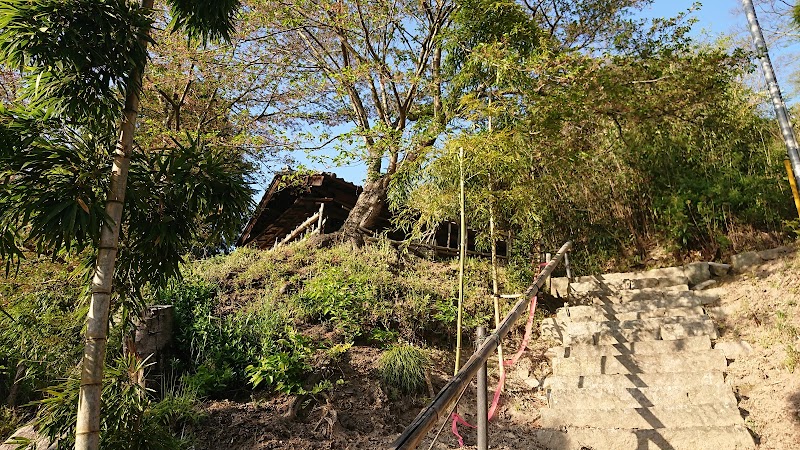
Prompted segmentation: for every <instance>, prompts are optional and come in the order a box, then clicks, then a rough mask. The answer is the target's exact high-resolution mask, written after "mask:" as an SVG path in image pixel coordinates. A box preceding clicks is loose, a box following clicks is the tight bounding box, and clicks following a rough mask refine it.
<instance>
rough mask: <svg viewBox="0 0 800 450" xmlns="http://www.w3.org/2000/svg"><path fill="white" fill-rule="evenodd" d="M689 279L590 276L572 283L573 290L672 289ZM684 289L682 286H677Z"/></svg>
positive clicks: (677, 277) (676, 277)
mask: <svg viewBox="0 0 800 450" xmlns="http://www.w3.org/2000/svg"><path fill="white" fill-rule="evenodd" d="M688 284H689V279H688V278H686V277H685V276H682V275H681V276H672V277H662V278H632V279H627V278H626V279H620V280H612V281H605V280H600V279H597V278H590V279H588V280H587V281H579V282H573V283H570V286H569V287H570V290H571V291H572V292H578V293H579V292H591V291H603V292H615V291H625V290H633V289H670V288H673V287H674V286H682V285H688ZM675 289H678V290H682V288H680V287H678V288H675Z"/></svg>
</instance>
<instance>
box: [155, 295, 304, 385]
mask: <svg viewBox="0 0 800 450" xmlns="http://www.w3.org/2000/svg"><path fill="white" fill-rule="evenodd" d="M159 301H160V302H167V303H171V304H173V305H174V306H175V325H176V333H175V351H176V354H177V356H178V362H177V364H178V367H177V369H179V370H182V371H183V372H185V373H186V375H185V376H184V378H183V383H184V384H185V385H187V386H189V387H190V388H191V389H193V390H195V391H196V392H197V393H198V395H200V396H207V395H220V394H223V393H226V392H230V391H231V390H232V389H236V388H240V387H241V386H242V385H243V384H244V383H245V382H247V381H248V380H249V381H251V382H252V383H253V385H254V386H259V385H262V384H263V385H267V386H269V387H270V388H271V389H276V390H281V391H287V392H288V391H296V390H297V389H298V388H299V387H300V386H301V384H302V381H303V375H305V373H306V372H307V371H308V369H309V366H308V359H309V357H310V355H311V352H312V349H313V348H312V347H311V345H310V342H309V341H308V339H306V338H304V337H303V336H302V335H299V334H298V333H297V332H296V331H295V330H294V329H293V328H292V326H291V325H289V322H290V321H289V320H288V318H287V317H286V316H285V315H284V313H283V312H282V311H280V310H278V309H276V310H270V309H264V310H259V311H252V312H248V311H239V312H236V313H233V314H227V315H222V316H220V315H218V314H217V313H216V311H215V307H216V303H217V301H218V298H217V296H216V287H215V286H213V285H211V284H209V283H207V282H202V281H199V280H186V281H183V282H175V283H172V284H170V285H169V286H168V287H166V288H165V289H163V290H162V291H161V292H160V293H159Z"/></svg>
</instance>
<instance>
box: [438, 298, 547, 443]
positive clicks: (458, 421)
mask: <svg viewBox="0 0 800 450" xmlns="http://www.w3.org/2000/svg"><path fill="white" fill-rule="evenodd" d="M535 313H536V296H535V295H534V296H533V298H532V299H531V303H530V306H529V308H528V321H527V322H526V323H525V335H524V336H523V338H522V344H521V345H520V347H519V350H517V353H515V354H514V356H513V357H512V358H511V359H507V360H505V361H503V365H504V366H505V367H509V368H510V367H513V366H514V364H516V363H517V361H519V359H520V358H521V357H522V354H523V353H525V350H526V349H527V348H528V343H529V342H530V340H531V335H532V334H533V318H534V315H535ZM505 384H506V371H503V372H502V374H500V380H498V382H497V388H496V389H495V390H494V397H493V398H492V406H491V407H490V408H489V420H492V419H494V416H495V414H496V413H497V409H498V406H499V405H500V394H501V393H502V392H503V388H504V387H505ZM451 417H452V419H453V423H452V425H451V426H450V429H451V431H452V432H453V435H455V437H456V439H457V440H458V446H459V447H463V446H464V438H463V437H462V436H461V434H460V433H459V432H458V426H459V425H464V426H467V427H469V428H475V426H474V425H471V424H470V423H469V422H467V421H466V420H464V419H463V418H462V417H461V416H459V415H458V414H457V413H453V415H452V416H451Z"/></svg>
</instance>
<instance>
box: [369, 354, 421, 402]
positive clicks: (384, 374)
mask: <svg viewBox="0 0 800 450" xmlns="http://www.w3.org/2000/svg"><path fill="white" fill-rule="evenodd" d="M429 364H430V359H429V358H428V355H427V354H426V353H425V351H424V350H422V349H420V348H419V347H415V346H414V345H411V344H398V345H395V346H394V347H392V348H390V349H389V350H387V351H385V352H384V353H383V354H382V355H381V358H380V360H379V361H378V367H379V370H380V374H381V379H382V380H383V383H384V384H385V385H386V386H387V387H388V388H389V389H390V390H392V389H396V390H397V391H399V392H400V393H403V394H413V393H415V392H419V391H420V389H422V388H423V387H424V386H425V371H426V370H427V368H428V365H429Z"/></svg>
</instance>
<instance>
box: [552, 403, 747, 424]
mask: <svg viewBox="0 0 800 450" xmlns="http://www.w3.org/2000/svg"><path fill="white" fill-rule="evenodd" d="M541 415H542V417H541V424H542V428H559V427H564V426H567V427H593V428H621V427H622V426H624V427H625V428H638V429H640V430H642V429H645V430H647V429H662V428H686V427H727V426H733V425H742V424H744V420H743V419H742V416H741V414H740V413H739V409H738V408H736V407H735V406H734V407H730V406H720V405H690V406H674V407H673V406H669V407H668V406H654V407H651V408H625V409H585V408H578V409H543V410H541Z"/></svg>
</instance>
